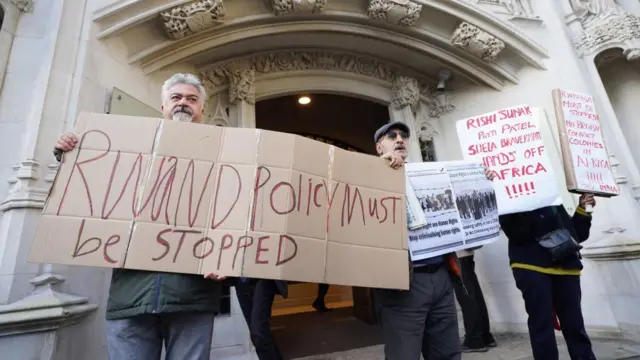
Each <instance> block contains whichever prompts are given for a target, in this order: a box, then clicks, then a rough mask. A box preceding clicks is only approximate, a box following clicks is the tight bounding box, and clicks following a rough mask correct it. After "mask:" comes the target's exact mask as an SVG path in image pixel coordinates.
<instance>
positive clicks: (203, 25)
mask: <svg viewBox="0 0 640 360" xmlns="http://www.w3.org/2000/svg"><path fill="white" fill-rule="evenodd" d="M160 16H161V17H162V19H163V20H164V28H165V30H166V32H167V35H168V36H169V37H170V38H171V39H174V40H178V39H182V38H184V37H185V36H189V35H193V34H195V33H199V32H201V31H205V30H207V29H210V28H212V27H214V26H216V25H219V24H221V23H222V21H221V20H220V19H222V18H223V17H224V16H225V10H224V5H223V4H222V0H199V1H195V2H192V3H190V4H186V5H182V6H177V7H174V8H173V9H171V10H168V11H165V12H163V13H161V14H160Z"/></svg>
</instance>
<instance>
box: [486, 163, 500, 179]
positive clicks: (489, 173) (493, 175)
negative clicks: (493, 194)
mask: <svg viewBox="0 0 640 360" xmlns="http://www.w3.org/2000/svg"><path fill="white" fill-rule="evenodd" d="M484 174H485V175H486V176H487V179H489V180H490V181H493V180H495V178H497V177H498V173H497V172H495V171H493V170H491V169H489V168H488V167H487V166H485V167H484Z"/></svg>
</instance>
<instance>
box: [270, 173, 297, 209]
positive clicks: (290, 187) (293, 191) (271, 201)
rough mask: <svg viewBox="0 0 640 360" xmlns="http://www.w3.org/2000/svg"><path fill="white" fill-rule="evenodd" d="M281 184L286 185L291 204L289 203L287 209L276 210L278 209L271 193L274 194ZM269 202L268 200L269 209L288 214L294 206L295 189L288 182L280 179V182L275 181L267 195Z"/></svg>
mask: <svg viewBox="0 0 640 360" xmlns="http://www.w3.org/2000/svg"><path fill="white" fill-rule="evenodd" d="M282 186H288V187H289V190H290V195H291V196H290V199H292V200H293V201H292V202H291V205H290V206H291V207H290V208H289V209H286V210H278V209H276V204H275V200H274V199H273V194H275V192H276V191H278V189H279V188H280V187H282ZM269 202H270V205H271V210H273V211H274V212H275V213H276V214H278V215H286V214H289V213H290V212H292V211H293V210H295V208H296V190H295V189H294V188H293V186H292V185H291V184H289V183H288V182H286V181H281V182H279V183H277V184H276V186H274V187H273V189H272V190H271V194H270V195H269Z"/></svg>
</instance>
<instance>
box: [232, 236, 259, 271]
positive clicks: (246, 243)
mask: <svg viewBox="0 0 640 360" xmlns="http://www.w3.org/2000/svg"><path fill="white" fill-rule="evenodd" d="M242 240H244V242H242ZM248 240H251V241H250V242H249V241H248ZM251 245H253V237H251V236H240V238H239V239H238V243H237V244H236V252H235V254H233V264H231V269H232V270H233V269H235V268H236V259H237V258H238V253H239V252H240V249H246V248H248V247H249V246H251ZM256 256H257V255H256Z"/></svg>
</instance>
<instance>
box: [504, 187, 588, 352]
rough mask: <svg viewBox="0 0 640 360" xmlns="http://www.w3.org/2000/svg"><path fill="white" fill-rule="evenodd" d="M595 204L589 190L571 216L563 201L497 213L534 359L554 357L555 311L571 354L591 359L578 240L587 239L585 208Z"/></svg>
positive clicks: (555, 345) (579, 241)
mask: <svg viewBox="0 0 640 360" xmlns="http://www.w3.org/2000/svg"><path fill="white" fill-rule="evenodd" d="M595 203H596V202H595V199H594V197H593V195H591V194H583V195H581V196H580V199H579V204H578V208H577V209H576V211H575V213H574V214H573V216H569V214H568V213H567V211H566V210H565V208H564V206H562V205H557V206H547V207H543V208H540V209H536V210H532V211H527V212H521V213H515V214H508V215H501V216H500V226H501V227H502V230H503V231H504V233H505V235H506V236H507V238H508V239H509V262H510V264H511V269H512V272H513V278H514V279H515V281H516V286H517V287H518V289H519V290H520V292H521V293H522V298H523V299H524V305H525V309H526V310H527V314H528V315H529V319H528V321H527V325H528V327H529V339H530V340H531V348H532V350H533V358H534V359H535V360H558V346H557V344H556V337H555V333H554V320H555V316H554V311H555V313H556V314H557V316H558V319H559V320H560V324H559V325H560V326H561V328H562V335H563V336H564V339H565V341H566V342H567V347H568V349H569V355H570V357H571V359H572V360H595V355H594V354H593V350H592V347H591V340H590V339H589V336H588V335H587V331H586V329H585V326H584V319H583V317H582V304H581V302H582V290H581V287H580V272H581V270H582V262H581V261H580V253H579V249H580V248H581V246H579V245H578V243H581V242H583V241H586V240H587V239H588V238H589V231H590V229H591V214H590V213H588V212H587V211H586V210H585V209H586V208H587V206H588V205H590V206H595ZM551 244H553V247H551V246H550V245H551ZM558 245H561V246H558Z"/></svg>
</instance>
